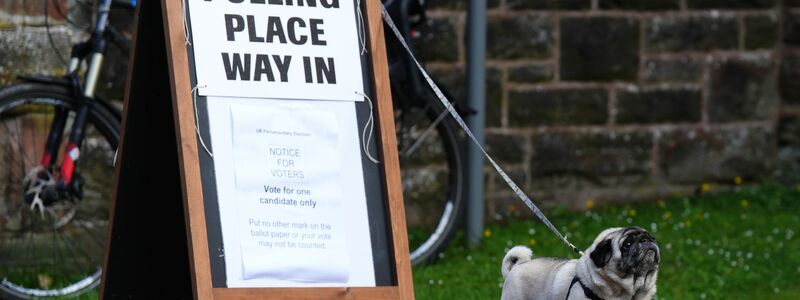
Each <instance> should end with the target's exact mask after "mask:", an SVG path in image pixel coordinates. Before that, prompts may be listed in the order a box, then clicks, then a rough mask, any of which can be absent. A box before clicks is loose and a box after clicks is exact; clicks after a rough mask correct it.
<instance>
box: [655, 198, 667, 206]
mask: <svg viewBox="0 0 800 300" xmlns="http://www.w3.org/2000/svg"><path fill="white" fill-rule="evenodd" d="M656 204H658V207H662V208H663V207H666V206H667V203H666V202H664V199H661V198H658V200H656Z"/></svg>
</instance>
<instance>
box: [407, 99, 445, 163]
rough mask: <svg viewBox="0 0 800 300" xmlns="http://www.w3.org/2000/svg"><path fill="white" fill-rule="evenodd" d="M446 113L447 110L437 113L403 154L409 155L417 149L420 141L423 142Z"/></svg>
mask: <svg viewBox="0 0 800 300" xmlns="http://www.w3.org/2000/svg"><path fill="white" fill-rule="evenodd" d="M447 113H448V112H447V110H445V111H443V112H442V113H441V114H439V116H437V117H436V120H434V121H433V123H431V125H430V126H428V128H425V131H423V132H422V134H421V135H420V136H419V138H417V139H416V140H415V141H414V144H412V145H411V147H409V148H408V149H407V150H405V151H404V153H403V155H405V156H406V157H409V156H411V154H413V153H414V151H416V150H417V148H418V147H419V145H421V144H422V142H424V141H425V140H426V139H427V138H428V136H429V135H430V133H431V132H432V131H433V130H434V129H435V128H436V126H439V123H441V122H442V121H443V120H444V118H445V117H447Z"/></svg>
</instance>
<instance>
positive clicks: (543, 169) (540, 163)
mask: <svg viewBox="0 0 800 300" xmlns="http://www.w3.org/2000/svg"><path fill="white" fill-rule="evenodd" d="M430 1H431V3H430V5H431V10H430V11H429V16H430V18H429V20H428V22H427V23H426V25H425V27H424V28H422V35H421V39H420V42H419V45H420V49H419V53H420V55H421V56H422V57H424V59H425V60H426V61H428V62H429V63H428V64H427V66H428V68H429V69H430V70H431V71H432V73H433V74H434V75H435V76H436V77H437V78H439V79H441V80H442V81H443V82H445V84H446V86H447V88H448V89H449V90H450V91H451V92H453V94H455V95H456V97H457V98H460V99H464V98H465V93H466V89H465V86H464V80H465V71H464V62H465V57H466V50H465V49H464V45H463V40H464V39H465V36H466V33H465V32H464V31H465V29H464V28H465V22H466V13H465V9H466V5H467V3H468V1H467V0H430ZM48 2H49V3H50V4H49V5H50V6H49V7H48V14H49V18H48V21H49V23H50V24H51V25H52V26H51V27H50V30H49V31H50V34H49V36H50V37H48V33H47V29H46V27H45V26H44V24H45V22H44V21H45V18H44V5H45V3H48ZM488 2H489V16H488V20H489V21H488V24H487V27H488V45H487V47H488V48H487V50H488V51H487V52H488V56H489V57H488V63H487V71H488V73H487V75H488V91H487V100H488V105H487V107H485V108H483V109H485V111H486V113H487V127H488V133H487V144H488V146H489V148H490V150H491V152H492V153H493V154H494V155H495V157H496V158H498V160H499V161H500V162H501V163H502V164H503V166H504V167H505V168H507V169H508V171H509V173H510V174H511V175H512V176H513V177H514V178H515V179H516V180H517V181H518V182H519V183H520V184H521V185H523V187H524V188H525V190H526V191H528V192H529V193H531V195H533V196H534V197H535V198H536V199H540V200H539V201H540V202H542V203H544V204H545V205H556V204H562V205H566V206H569V207H572V208H581V207H585V206H586V204H587V202H588V201H590V200H591V203H602V202H606V201H631V200H648V199H655V198H658V197H663V196H667V195H672V194H688V193H692V192H694V191H695V190H696V189H697V188H698V186H700V185H701V184H702V183H712V184H713V185H712V186H714V187H715V188H717V187H724V186H726V185H733V184H734V179H735V178H736V177H740V178H741V179H742V181H743V182H745V183H749V182H754V181H757V180H762V179H764V178H772V177H773V176H776V175H777V177H778V178H784V177H787V176H792V174H798V173H797V172H798V171H797V163H796V162H797V160H798V157H800V0H783V1H780V0H563V1H556V0H489V1H488ZM54 3H58V4H57V5H56V4H54ZM62 13H63V14H64V15H67V17H66V18H65V17H64V16H63V15H62ZM112 14H113V15H112V17H111V20H112V21H113V22H115V24H116V25H117V26H118V27H119V28H122V29H130V28H131V27H130V25H131V24H130V22H131V19H130V15H131V13H130V12H129V11H112ZM91 16H92V12H91V9H90V8H89V9H87V7H84V6H81V5H80V4H78V3H77V1H76V0H59V1H57V2H52V1H47V2H45V1H44V0H35V1H34V0H28V1H26V0H0V85H5V84H8V83H10V82H13V81H14V79H13V77H14V76H15V75H20V74H54V75H58V74H63V73H64V71H65V70H64V67H63V65H62V64H61V62H60V60H59V59H58V56H57V55H56V52H55V51H54V49H53V48H54V47H53V46H51V42H50V39H51V38H52V44H55V48H57V49H59V51H60V52H61V55H63V56H66V55H68V53H69V47H70V45H71V43H73V42H75V41H78V40H80V39H82V38H84V37H85V36H84V35H83V33H84V32H85V29H86V27H87V26H89V24H90V21H89V20H91ZM67 20H69V21H67ZM110 49H111V50H110V52H109V56H110V57H109V59H107V60H106V62H107V64H106V66H105V68H106V69H105V70H104V71H103V72H102V77H103V78H102V80H103V83H102V84H101V85H99V87H100V91H99V92H100V93H101V94H102V95H105V96H106V97H107V98H111V99H121V97H122V88H123V86H124V78H125V75H126V71H125V68H126V62H127V60H126V59H125V56H124V55H123V54H121V53H119V51H117V49H116V48H114V47H111V48H110ZM788 161H793V162H795V163H788ZM793 168H794V169H793ZM795 176H796V175H795ZM487 180H488V181H487V190H488V192H487V199H488V214H489V216H490V217H492V218H496V217H502V216H505V215H508V214H510V213H512V214H516V213H520V212H523V213H524V212H525V210H524V209H517V207H519V205H518V200H516V199H514V198H513V196H512V195H511V194H510V193H509V191H508V189H507V188H506V187H505V186H504V184H503V183H502V181H501V180H500V179H499V178H498V177H497V176H496V175H495V174H494V172H491V171H489V170H488V169H487Z"/></svg>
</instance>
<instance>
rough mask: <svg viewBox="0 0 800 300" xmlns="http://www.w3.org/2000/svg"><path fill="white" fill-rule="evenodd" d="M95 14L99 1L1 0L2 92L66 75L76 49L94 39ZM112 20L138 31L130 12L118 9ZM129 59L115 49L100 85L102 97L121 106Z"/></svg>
mask: <svg viewBox="0 0 800 300" xmlns="http://www.w3.org/2000/svg"><path fill="white" fill-rule="evenodd" d="M95 9H96V8H95V6H94V4H93V1H86V0H0V87H1V86H4V85H7V84H11V83H14V82H16V81H17V78H16V77H17V76H20V75H53V76H59V75H63V74H65V73H66V68H67V66H66V62H65V61H66V60H68V59H69V55H70V49H71V48H72V45H73V44H74V43H76V42H79V41H83V40H85V39H86V38H87V37H88V34H87V33H88V31H89V30H90V29H91V28H92V25H93V24H92V20H93V17H94V13H95ZM45 12H47V14H45ZM109 20H111V22H112V24H113V25H114V26H115V27H116V28H117V29H119V30H120V31H121V32H123V33H124V34H130V32H132V30H133V11H131V10H129V9H112V10H111V12H110V18H109ZM127 57H128V56H127V54H125V53H124V52H123V51H122V50H120V49H119V48H117V47H115V46H113V45H111V46H109V50H108V52H107V53H106V59H105V60H104V64H103V71H102V72H101V73H100V76H101V78H100V80H101V82H100V83H99V84H98V86H97V88H98V91H97V92H98V95H101V96H103V97H104V98H107V99H111V100H114V101H117V102H118V104H119V101H121V100H122V94H123V90H124V88H125V78H126V76H127V74H128V73H127V63H128V58H127Z"/></svg>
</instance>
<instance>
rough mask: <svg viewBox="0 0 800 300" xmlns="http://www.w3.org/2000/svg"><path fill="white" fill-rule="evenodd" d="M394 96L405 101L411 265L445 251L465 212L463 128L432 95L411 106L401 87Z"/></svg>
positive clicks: (401, 111)
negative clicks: (458, 128) (462, 151)
mask: <svg viewBox="0 0 800 300" xmlns="http://www.w3.org/2000/svg"><path fill="white" fill-rule="evenodd" d="M393 97H394V99H396V100H395V102H396V103H400V104H399V105H400V107H398V108H396V109H395V123H396V124H395V125H396V127H397V145H398V148H399V149H398V152H399V154H400V170H401V173H402V180H403V200H404V203H405V210H406V223H407V227H408V240H409V250H410V251H411V262H412V264H414V265H419V264H421V263H426V262H431V261H432V260H435V259H436V258H437V256H438V254H439V253H441V252H442V251H443V250H444V248H445V246H446V245H447V242H448V241H449V239H450V238H451V237H452V235H453V233H454V232H455V231H456V229H457V228H456V227H457V224H458V221H459V220H460V216H461V214H462V211H463V206H464V204H463V200H462V195H463V193H464V174H463V173H464V164H463V162H462V159H463V158H462V153H461V149H460V147H459V145H460V138H459V135H458V133H459V131H458V130H457V129H456V126H455V123H454V122H453V121H451V118H450V116H449V115H448V114H447V112H446V111H445V109H444V106H442V105H441V104H440V103H438V100H436V99H435V98H432V97H433V96H432V95H428V97H427V98H426V99H424V100H428V101H427V102H424V103H421V104H420V103H416V104H412V105H406V107H402V106H403V104H408V103H410V102H408V101H412V100H411V99H409V98H407V97H405V95H403V94H402V93H400V92H398V91H395V93H393ZM448 97H449V96H448ZM450 99H452V98H450ZM403 101H406V102H403ZM417 101H419V100H417Z"/></svg>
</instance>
